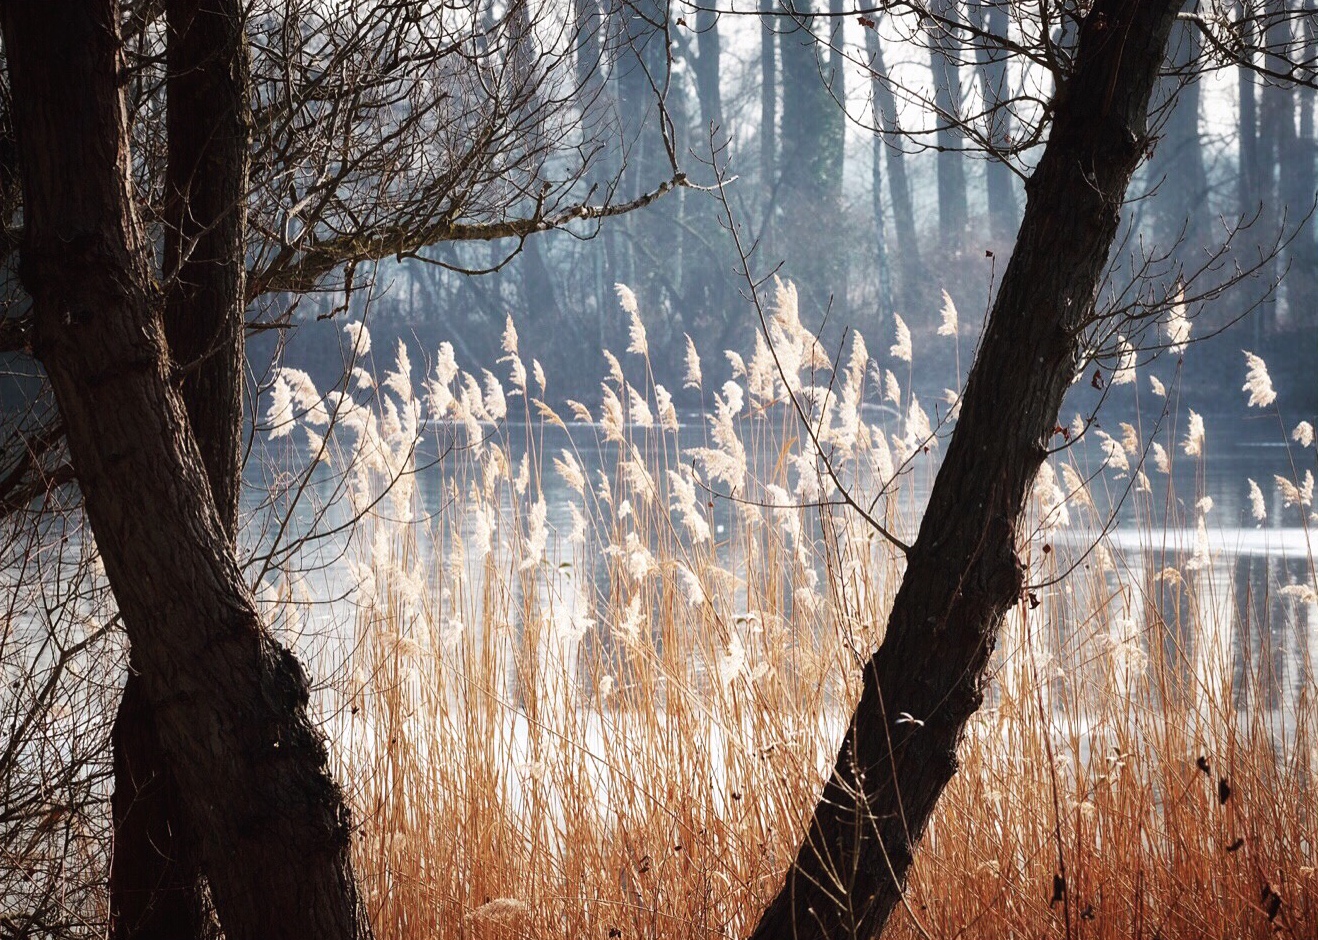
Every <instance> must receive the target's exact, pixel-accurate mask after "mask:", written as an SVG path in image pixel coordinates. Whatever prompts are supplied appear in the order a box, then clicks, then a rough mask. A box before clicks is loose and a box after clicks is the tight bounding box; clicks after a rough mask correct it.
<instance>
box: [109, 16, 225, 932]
mask: <svg viewBox="0 0 1318 940" xmlns="http://www.w3.org/2000/svg"><path fill="white" fill-rule="evenodd" d="M165 13H166V29H167V56H166V64H167V76H166V106H167V110H166V138H167V141H166V146H167V157H168V162H167V169H166V180H165V185H166V187H167V193H168V195H167V200H166V203H165V218H164V223H165V238H164V270H165V281H164V285H163V286H164V292H165V298H164V328H165V338H166V340H167V342H168V345H169V355H170V360H171V363H172V367H173V369H174V371H175V373H176V374H177V375H178V376H179V377H180V381H179V394H180V396H181V397H182V399H183V405H184V408H185V409H186V411H187V415H188V424H189V426H190V427H191V429H192V433H193V436H194V437H195V439H196V441H197V445H198V448H199V450H200V451H201V457H202V463H203V465H204V466H205V469H206V478H207V481H208V483H209V488H210V493H211V498H212V501H213V503H214V505H215V509H216V512H217V514H218V515H219V517H220V522H221V525H222V526H223V527H224V531H225V534H226V536H227V538H228V541H229V543H230V545H233V544H234V541H235V539H236V536H237V531H238V500H239V493H240V489H241V482H242V476H241V474H242V470H241V464H242V457H241V449H242V448H241V443H242V380H243V368H244V365H245V362H244V357H243V310H244V304H243V296H244V289H245V287H244V279H245V273H246V265H244V264H241V263H237V261H236V259H241V258H242V257H243V246H244V241H243V238H244V228H245V222H246V205H247V199H246V196H247V162H248V126H247V116H248V113H249V110H248V101H247V88H248V76H247V62H246V44H245V37H244V32H243V29H244V26H243V7H242V4H241V3H240V2H238V0H206V2H203V0H171V2H169V3H168V4H167V6H166V11H165ZM112 737H113V752H114V768H115V792H114V799H113V800H112V808H113V814H114V833H115V851H114V855H113V858H112V860H111V866H110V910H111V924H112V935H113V936H114V937H115V938H116V940H128V938H135V940H152V938H157V937H159V938H162V940H163V938H166V937H200V936H204V935H205V934H206V933H207V932H208V929H207V928H208V925H209V924H210V923H211V918H210V914H209V910H208V905H207V903H206V899H205V893H204V891H203V890H201V888H200V887H199V885H200V879H199V873H198V870H197V866H196V860H195V858H194V857H193V854H194V853H193V852H192V849H191V847H190V846H189V845H188V844H187V839H186V835H185V832H184V826H183V821H182V818H181V816H180V814H179V795H178V793H177V786H178V784H177V781H175V779H174V776H173V773H172V772H171V770H170V769H169V767H168V765H167V764H166V762H165V761H164V760H163V759H162V754H161V752H160V742H159V737H158V735H157V732H156V727H155V719H154V714H153V712H152V710H151V707H150V705H149V703H148V702H147V700H146V695H145V691H144V690H143V688H142V680H141V677H140V669H139V668H138V666H137V664H136V663H135V662H134V663H130V669H129V675H128V680H127V682H126V684H125V686H124V694H123V699H122V700H121V703H120V708H119V712H118V714H117V716H116V718H115V724H114V731H113V736H112Z"/></svg>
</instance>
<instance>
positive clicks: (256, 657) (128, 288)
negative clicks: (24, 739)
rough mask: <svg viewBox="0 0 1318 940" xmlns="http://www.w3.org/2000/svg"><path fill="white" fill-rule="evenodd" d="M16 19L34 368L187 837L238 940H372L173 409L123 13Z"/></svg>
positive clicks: (332, 820)
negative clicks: (135, 163) (127, 83)
mask: <svg viewBox="0 0 1318 940" xmlns="http://www.w3.org/2000/svg"><path fill="white" fill-rule="evenodd" d="M0 10H2V11H3V27H4V39H5V49H6V53H7V57H8V67H9V79H10V88H11V89H12V93H13V102H14V126H15V129H16V132H17V137H18V141H19V151H20V156H21V161H22V166H23V168H24V181H23V182H24V231H23V241H22V247H21V264H20V276H21V277H22V280H23V283H24V286H25V288H26V289H27V291H28V292H29V294H30V295H31V297H32V302H33V314H34V332H33V351H34V353H35V354H36V356H37V357H38V358H39V359H40V361H41V362H42V364H43V366H44V367H45V369H46V372H47V375H48V376H49V378H50V382H51V386H52V388H53V390H54V393H55V398H56V401H57V403H58V405H59V409H60V415H61V418H62V419H63V422H64V425H65V428H66V432H67V440H68V446H69V452H70V456H71V458H72V461H73V465H74V468H75V469H76V471H77V474H78V480H79V483H80V485H81V487H82V491H83V498H84V503H85V507H86V511H87V516H88V519H89V520H90V523H91V529H92V532H93V534H94V535H95V538H96V544H97V547H98V549H99V551H100V554H101V557H102V559H103V561H104V563H105V569H106V574H107V577H108V579H109V582H110V586H111V588H112V589H113V591H114V595H115V599H116V601H117V603H118V606H119V610H120V613H121V615H122V618H123V622H124V625H125V628H126V630H127V632H128V638H129V643H130V648H131V655H132V659H133V662H134V664H135V666H136V668H137V670H138V674H139V676H140V681H141V691H142V694H143V700H144V701H145V702H146V704H147V706H148V707H149V708H150V710H151V712H152V717H153V718H154V721H155V730H156V735H157V737H158V741H159V747H160V753H161V754H162V755H163V759H164V764H165V765H166V766H167V767H168V768H169V769H170V771H172V773H173V777H174V779H175V780H176V781H177V790H176V793H177V802H178V811H179V816H180V819H181V824H182V827H183V829H184V830H185V832H186V833H187V836H188V841H189V842H190V843H191V844H192V846H194V847H195V854H196V859H197V861H198V863H199V864H200V866H201V869H202V871H203V872H204V873H205V875H206V876H207V879H208V881H209V884H210V888H211V893H212V897H213V899H214V903H215V908H216V911H217V912H218V914H219V919H220V922H221V924H222V926H223V929H224V931H225V933H226V935H227V937H228V938H230V940H246V938H257V937H289V938H293V937H298V938H301V937H313V936H314V937H330V938H348V937H358V936H361V935H363V934H364V933H368V932H369V927H368V926H367V925H366V924H365V921H364V918H363V916H362V911H361V907H360V905H359V903H358V901H357V898H356V893H355V885H354V883H353V877H352V867H351V862H350V845H349V837H350V833H351V830H350V823H349V819H348V814H347V811H346V808H345V807H344V804H343V800H342V796H341V794H340V792H339V790H338V788H337V787H336V786H335V785H334V783H333V781H332V780H331V779H330V777H329V773H328V769H327V766H326V754H325V747H324V742H323V740H322V739H321V737H320V735H319V733H318V731H317V730H316V729H315V727H314V726H313V725H312V724H311V722H310V721H309V720H308V717H307V714H306V704H307V682H306V677H305V675H304V674H303V673H302V670H301V668H300V667H299V665H298V663H297V661H296V660H295V659H294V657H293V656H292V655H291V654H290V653H289V652H288V651H286V650H284V649H282V648H281V647H279V646H278V645H277V644H276V643H275V642H274V641H273V640H272V639H271V638H270V637H269V635H268V634H267V633H266V632H265V630H264V628H263V626H262V624H261V621H260V618H259V616H258V614H257V612H256V608H255V603H254V601H253V599H252V597H251V594H250V592H249V591H248V590H247V587H246V584H245V582H244V579H243V576H242V572H241V570H240V569H239V567H238V564H237V561H236V558H235V555H234V552H233V549H232V546H231V543H230V539H229V533H228V531H227V530H226V527H225V522H224V518H223V517H222V514H221V512H220V511H219V510H217V507H216V503H215V501H214V499H212V498H211V484H210V481H209V479H208V477H207V471H206V466H205V464H204V463H203V457H202V452H201V450H200V449H199V448H198V446H197V443H196V440H195V439H194V437H193V435H192V432H191V429H190V426H189V419H188V415H187V411H186V407H185V405H184V403H183V400H182V398H181V397H180V395H179V393H178V391H177V390H176V383H177V382H178V380H179V376H178V375H176V373H175V366H174V363H173V362H172V361H171V358H170V356H169V353H168V349H167V340H166V336H165V329H164V326H163V324H162V321H161V296H160V288H159V286H158V285H157V283H156V281H155V279H154V277H153V276H152V271H151V266H150V252H149V246H148V244H147V241H146V238H145V235H144V233H143V231H142V226H141V223H140V221H139V219H138V216H137V211H136V206H135V204H134V197H133V193H132V188H131V175H130V172H129V168H130V158H129V153H128V129H127V127H126V125H125V108H124V101H123V97H122V93H121V87H120V83H119V76H120V71H121V68H122V64H123V63H122V55H121V53H122V46H121V43H120V41H119V36H118V24H119V8H118V4H117V3H114V2H113V0H102V2H98V3H93V2H87V3H81V4H71V5H60V6H59V7H58V8H57V9H56V8H52V7H51V6H49V5H46V4H6V5H4V6H3V7H2V8H0ZM227 61H233V59H232V58H228V59H227ZM214 117H215V115H213V114H211V113H209V112H207V113H202V114H194V115H193V116H192V119H193V120H194V121H195V122H196V123H197V124H198V125H201V126H205V125H206V124H207V122H208V121H210V120H211V119H213V118H214ZM242 262H243V259H242V257H241V256H238V257H231V258H229V259H228V261H227V263H229V264H232V265H241V264H242Z"/></svg>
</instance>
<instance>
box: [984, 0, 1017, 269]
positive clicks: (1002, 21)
mask: <svg viewBox="0 0 1318 940" xmlns="http://www.w3.org/2000/svg"><path fill="white" fill-rule="evenodd" d="M974 14H975V18H976V23H977V25H978V26H979V27H980V28H981V29H985V30H987V31H988V32H989V33H991V34H992V35H994V36H1000V37H1002V38H1003V39H1006V38H1007V28H1008V25H1009V24H1008V17H1007V7H1006V5H1005V4H1003V3H1002V2H1000V0H974ZM975 51H976V55H977V57H978V65H979V79H980V87H981V89H982V90H983V94H984V109H985V111H986V112H987V116H988V127H987V128H986V131H987V137H988V141H989V145H990V147H991V148H992V149H993V150H994V151H997V152H998V153H1004V152H1005V151H1006V150H1007V149H1008V148H1009V147H1010V146H1011V112H1010V111H1009V110H1008V109H1007V108H1006V107H1005V104H1006V103H1007V102H1008V101H1009V100H1010V98H1011V90H1010V89H1009V88H1008V87H1007V59H1008V57H1009V56H1010V53H1009V52H1007V51H1006V50H1005V49H994V48H993V47H992V46H991V45H990V44H989V43H987V42H981V43H978V44H976V46H975ZM1014 178H1015V174H1013V173H1012V171H1011V167H1009V166H1008V165H1007V163H1006V161H1005V159H1003V158H1001V157H999V156H996V155H995V154H994V153H990V154H989V160H988V163H987V164H986V165H985V168H984V184H985V189H986V192H987V195H988V213H989V235H990V237H991V239H992V243H993V247H994V249H995V250H997V251H1005V250H1006V249H1007V247H1008V246H1010V244H1011V240H1012V237H1013V236H1014V235H1015V234H1016V225H1017V209H1016V193H1015V191H1014V184H1013V180H1014Z"/></svg>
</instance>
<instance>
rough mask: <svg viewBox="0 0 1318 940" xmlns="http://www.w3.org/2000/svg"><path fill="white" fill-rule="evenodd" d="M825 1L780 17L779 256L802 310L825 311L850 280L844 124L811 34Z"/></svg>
mask: <svg viewBox="0 0 1318 940" xmlns="http://www.w3.org/2000/svg"><path fill="white" fill-rule="evenodd" d="M819 2H820V0H788V2H787V3H786V4H785V5H784V9H785V10H786V12H784V13H783V14H782V15H781V16H779V18H778V22H779V29H780V31H781V34H780V35H779V37H778V40H779V52H780V54H781V56H782V80H783V116H782V128H781V132H782V166H783V168H784V176H783V178H782V179H780V180H779V181H778V185H777V187H776V188H777V194H778V199H779V201H780V203H781V205H782V209H783V219H784V223H785V224H784V226H783V230H782V233H781V234H782V237H781V238H780V239H779V241H778V254H779V256H781V257H782V258H783V259H784V260H785V261H786V263H787V276H788V277H790V278H792V280H794V281H795V282H796V285H797V287H798V289H799V290H800V291H801V295H802V299H803V306H804V307H806V308H810V309H815V310H824V309H826V308H827V305H828V298H829V295H830V293H832V292H834V291H838V290H841V288H842V286H843V285H842V280H843V278H844V277H845V275H844V270H845V265H844V258H843V255H844V252H843V250H842V244H843V241H844V235H843V233H842V231H841V227H840V226H839V224H838V223H839V219H840V218H841V204H842V178H841V176H840V175H839V173H838V170H839V168H840V167H841V166H842V163H843V149H844V148H843V145H844V143H845V140H844V138H845V132H846V125H845V123H844V121H845V115H844V114H843V111H842V109H841V108H839V107H838V105H837V104H836V103H835V102H834V101H833V97H832V94H831V93H830V91H829V85H828V83H827V81H826V79H827V72H826V68H827V67H826V66H824V67H823V68H822V69H821V59H820V54H819V49H818V45H819V40H818V37H816V35H815V32H814V30H813V28H812V24H813V22H814V17H813V16H812V14H813V13H814V12H815V10H816V6H817V4H818V3H819ZM821 71H822V72H823V73H824V74H823V77H821ZM788 168H790V176H787V175H786V174H787V171H788ZM789 233H790V234H789Z"/></svg>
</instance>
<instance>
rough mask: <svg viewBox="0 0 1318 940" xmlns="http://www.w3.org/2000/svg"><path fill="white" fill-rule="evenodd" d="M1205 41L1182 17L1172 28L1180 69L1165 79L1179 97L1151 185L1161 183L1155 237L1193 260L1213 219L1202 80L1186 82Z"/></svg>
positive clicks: (1172, 59)
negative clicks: (1201, 125) (1201, 114)
mask: <svg viewBox="0 0 1318 940" xmlns="http://www.w3.org/2000/svg"><path fill="white" fill-rule="evenodd" d="M1201 47H1202V43H1201V41H1200V38H1199V27H1198V26H1197V25H1196V24H1194V23H1190V22H1186V21H1181V22H1179V23H1177V24H1176V26H1175V27H1174V28H1173V29H1172V35H1171V39H1170V41H1169V44H1168V55H1167V58H1168V60H1169V64H1170V66H1171V67H1172V69H1174V70H1175V72H1174V73H1173V74H1171V75H1168V76H1166V77H1165V78H1164V79H1163V80H1162V84H1163V85H1164V86H1165V88H1166V91H1167V95H1169V96H1175V100H1174V101H1172V102H1170V103H1169V104H1168V105H1167V107H1168V109H1169V111H1168V114H1167V121H1166V123H1165V125H1164V126H1163V131H1162V136H1161V139H1160V140H1159V141H1158V144H1157V146H1156V147H1155V149H1154V151H1153V159H1152V161H1151V165H1150V168H1149V169H1150V172H1149V177H1150V185H1151V186H1154V187H1157V189H1158V195H1157V196H1156V198H1155V200H1154V204H1153V208H1154V214H1155V217H1156V220H1157V227H1156V237H1157V238H1158V241H1159V243H1160V244H1162V245H1167V246H1175V252H1176V255H1177V256H1178V257H1179V258H1182V259H1187V260H1188V261H1189V263H1190V264H1191V266H1193V264H1194V262H1193V260H1190V259H1194V258H1196V257H1197V256H1198V255H1199V253H1200V252H1201V251H1202V250H1203V248H1204V246H1205V245H1206V244H1207V242H1208V238H1209V228H1210V223H1211V216H1210V214H1209V206H1208V170H1207V168H1206V167H1205V165H1204V145H1203V137H1202V135H1201V134H1200V132H1199V99H1200V94H1199V92H1200V88H1199V83H1198V82H1197V81H1192V82H1190V83H1189V84H1183V83H1184V82H1185V76H1186V73H1188V72H1189V70H1190V69H1191V68H1193V67H1194V64H1195V63H1196V62H1198V60H1199V57H1200V55H1201V54H1202V48H1201Z"/></svg>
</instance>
